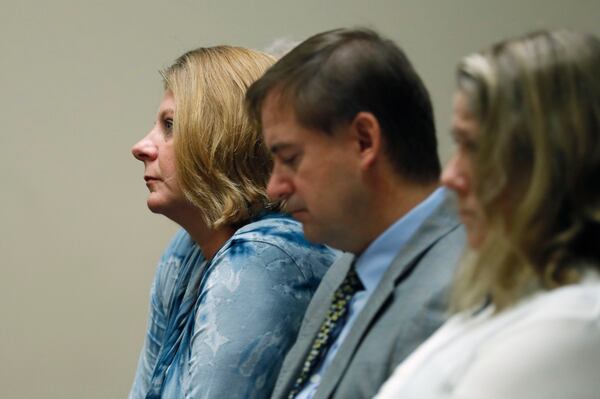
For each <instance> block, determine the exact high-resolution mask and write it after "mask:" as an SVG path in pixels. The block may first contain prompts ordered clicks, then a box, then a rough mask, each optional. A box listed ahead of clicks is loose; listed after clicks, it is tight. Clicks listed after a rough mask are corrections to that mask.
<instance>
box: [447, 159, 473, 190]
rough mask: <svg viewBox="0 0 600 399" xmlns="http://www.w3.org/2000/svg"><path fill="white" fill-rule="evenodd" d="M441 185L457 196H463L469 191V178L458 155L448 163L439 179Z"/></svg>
mask: <svg viewBox="0 0 600 399" xmlns="http://www.w3.org/2000/svg"><path fill="white" fill-rule="evenodd" d="M440 180H441V182H442V184H443V185H444V186H446V187H448V188H449V189H451V190H454V191H456V192H457V193H459V194H464V193H466V192H467V190H468V189H469V178H468V176H467V175H466V173H465V170H464V165H462V161H461V159H460V156H459V155H458V154H454V156H452V158H451V159H450V160H449V161H448V163H447V164H446V166H445V167H444V170H443V171H442V176H441V178H440Z"/></svg>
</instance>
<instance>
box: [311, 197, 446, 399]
mask: <svg viewBox="0 0 600 399" xmlns="http://www.w3.org/2000/svg"><path fill="white" fill-rule="evenodd" d="M449 202H450V201H449V200H445V201H444V202H443V204H442V205H440V206H439V207H438V208H437V209H436V210H434V212H433V213H432V214H431V216H430V217H429V218H427V220H426V221H425V222H424V223H423V225H422V226H421V227H420V228H419V229H418V230H417V232H416V233H415V234H414V235H413V237H412V238H411V239H410V240H409V241H408V242H407V243H406V245H404V247H403V248H402V249H401V250H400V252H398V254H397V255H396V257H395V258H394V260H393V261H392V264H391V265H390V267H389V268H388V269H387V270H386V272H385V273H384V275H383V277H382V279H381V282H380V283H379V285H378V286H377V288H376V289H375V291H374V292H373V294H372V295H371V297H370V298H369V301H368V302H367V303H366V305H365V307H364V308H363V309H362V310H361V312H360V314H359V315H358V318H357V319H356V322H355V323H354V325H353V326H352V329H351V330H350V333H349V334H348V336H347V337H346V339H345V340H344V342H343V344H342V345H341V347H340V349H339V350H338V352H337V353H336V355H335V358H334V359H333V361H332V363H331V365H330V367H329V368H328V369H327V371H326V372H325V374H324V375H323V376H322V377H323V378H322V379H321V381H322V382H321V384H320V385H319V388H318V390H317V394H316V395H315V398H329V397H330V396H331V395H332V393H333V391H334V389H335V387H336V386H337V384H338V383H339V381H340V379H341V377H342V376H343V375H344V373H345V371H346V369H347V368H348V365H349V364H350V362H351V360H352V357H353V356H354V353H355V352H356V350H357V349H358V347H359V345H360V342H361V340H362V339H363V337H364V336H365V335H366V333H367V332H368V330H369V328H370V327H371V325H372V324H373V322H374V321H375V316H376V315H377V314H378V312H379V311H380V310H381V308H382V307H383V306H384V305H385V303H386V301H387V300H388V299H389V298H391V296H392V294H393V292H394V290H395V288H396V286H397V285H398V284H400V283H401V282H402V280H403V279H404V276H406V274H407V273H409V272H410V271H411V270H412V268H413V267H415V266H416V265H417V264H418V259H419V258H420V255H421V254H423V253H424V252H425V251H427V249H428V248H429V247H431V246H432V245H434V244H435V243H436V242H437V241H438V240H439V239H441V238H442V237H443V236H445V235H446V234H447V233H449V232H450V231H451V230H453V229H454V228H455V227H456V226H457V225H458V221H457V220H456V217H455V216H453V211H452V210H451V205H450V203H449ZM342 279H343V277H342ZM340 282H341V280H340ZM334 290H335V288H334ZM332 293H333V292H332ZM318 328H319V327H318V326H317V329H318ZM315 333H316V331H315Z"/></svg>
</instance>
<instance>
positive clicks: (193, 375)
mask: <svg viewBox="0 0 600 399" xmlns="http://www.w3.org/2000/svg"><path fill="white" fill-rule="evenodd" d="M272 63H273V59H272V58H271V57H270V56H268V55H266V54H263V53H260V52H256V51H252V50H247V49H243V48H237V47H229V46H219V47H213V48H199V49H196V50H193V51H190V52H188V53H186V54H184V55H182V56H181V57H180V58H179V59H177V60H176V61H175V63H174V64H173V65H172V66H171V67H169V68H167V69H166V70H165V71H164V72H163V78H164V87H165V92H164V98H163V100H162V102H161V104H160V106H159V109H158V113H157V117H156V122H155V124H154V127H153V128H152V130H151V131H150V132H149V133H148V134H147V135H146V137H144V138H143V139H142V140H141V141H140V142H138V143H137V144H136V145H135V146H134V147H133V149H132V152H133V155H134V156H135V158H137V159H138V160H140V161H142V162H143V163H144V180H145V181H146V185H147V187H148V190H149V195H148V200H147V205H148V207H149V208H150V210H151V211H152V212H154V213H159V214H162V215H164V216H166V217H168V218H169V219H171V220H173V221H174V222H175V223H177V224H179V225H180V226H181V227H182V229H181V230H180V231H179V232H178V233H177V234H176V235H175V237H174V238H173V240H172V241H171V243H170V245H169V246H168V248H167V249H166V251H165V252H164V254H163V256H162V258H161V260H160V262H159V264H158V269H157V271H156V277H155V280H154V283H153V286H152V290H151V300H150V314H149V321H148V330H147V335H146V339H145V343H144V347H143V348H142V353H141V355H140V359H139V363H138V369H137V372H136V376H135V381H134V384H133V387H132V390H131V393H130V395H129V397H130V398H135V399H137V398H161V397H162V398H200V397H202V398H265V397H268V396H269V395H270V392H271V389H272V387H273V384H274V383H275V378H276V376H277V373H278V371H279V368H280V366H281V362H282V361H283V358H284V356H285V354H286V352H287V349H288V348H289V347H290V345H291V344H292V343H293V341H294V339H295V337H296V333H297V329H298V328H299V326H300V322H301V319H302V315H303V313H304V310H305V307H306V306H307V304H308V302H309V300H310V298H311V296H312V293H313V291H314V290H315V289H316V287H317V285H318V283H319V281H320V279H321V277H322V276H323V274H324V273H325V271H326V270H327V268H328V266H329V265H330V264H331V263H332V261H333V259H334V257H335V254H334V253H333V252H332V251H331V250H330V249H328V248H326V247H323V246H316V245H312V244H309V243H308V242H306V241H305V240H304V238H303V235H302V230H301V226H300V225H299V224H298V223H297V222H295V221H293V220H291V219H289V218H288V217H285V216H283V215H281V214H278V213H276V212H277V210H278V205H277V204H271V203H269V201H268V200H267V196H266V193H265V186H266V183H267V179H268V176H269V172H270V169H271V159H270V156H269V154H268V151H267V150H266V148H265V146H264V144H263V142H262V138H261V134H260V132H259V131H258V129H257V128H256V126H254V125H252V124H251V123H250V122H249V120H248V118H247V116H246V113H245V111H244V106H243V101H244V95H245V92H246V89H247V87H248V86H249V85H250V84H251V83H252V82H253V81H254V80H256V79H257V78H259V77H260V76H261V75H262V73H263V72H264V71H265V70H266V69H267V68H268V67H269V66H270V65H271V64H272Z"/></svg>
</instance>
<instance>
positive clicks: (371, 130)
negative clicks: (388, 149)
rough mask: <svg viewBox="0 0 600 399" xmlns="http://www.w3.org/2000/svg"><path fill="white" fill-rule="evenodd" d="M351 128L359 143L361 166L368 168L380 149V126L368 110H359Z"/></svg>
mask: <svg viewBox="0 0 600 399" xmlns="http://www.w3.org/2000/svg"><path fill="white" fill-rule="evenodd" d="M352 129H353V130H354V133H355V135H356V138H357V140H358V145H359V151H360V158H361V161H360V163H361V166H362V167H364V168H369V167H371V165H373V163H374V162H375V160H376V159H377V157H378V156H379V151H380V150H381V127H380V126H379V121H378V120H377V118H376V117H375V115H373V114H372V113H370V112H359V113H358V114H356V116H355V117H354V120H353V121H352Z"/></svg>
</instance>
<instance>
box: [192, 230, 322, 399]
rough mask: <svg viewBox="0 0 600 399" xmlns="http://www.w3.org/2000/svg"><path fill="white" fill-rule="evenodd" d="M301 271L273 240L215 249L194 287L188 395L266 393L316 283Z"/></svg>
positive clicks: (262, 395) (250, 395) (236, 242)
mask: <svg viewBox="0 0 600 399" xmlns="http://www.w3.org/2000/svg"><path fill="white" fill-rule="evenodd" d="M304 272H305V271H303V270H302V269H301V268H300V267H299V266H298V264H296V262H295V261H294V259H293V258H292V257H291V256H290V255H289V254H288V253H287V252H286V249H285V248H281V247H279V246H276V245H273V244H272V243H267V242H260V241H246V240H234V241H233V242H232V243H231V244H230V245H229V246H228V247H226V248H223V249H222V250H221V251H219V253H218V254H217V256H216V257H215V259H214V260H213V262H212V264H211V266H210V267H209V269H207V271H206V273H205V275H204V277H203V279H202V281H201V285H200V291H199V303H198V308H197V311H196V315H195V323H194V330H193V335H192V341H191V353H190V363H189V366H190V368H189V376H188V377H189V378H188V381H189V384H188V385H187V387H186V394H185V397H186V398H189V399H191V398H194V399H195V398H265V397H268V396H269V395H270V393H271V391H272V389H273V386H274V384H275V380H276V378H277V374H278V372H279V369H280V367H281V364H282V362H283V359H284V357H285V354H286V353H287V351H288V349H289V348H290V346H291V345H292V343H293V342H294V340H295V338H296V334H297V330H298V328H299V326H300V322H301V320H302V316H303V314H304V310H305V308H306V306H307V305H308V302H309V300H310V297H311V295H312V293H313V291H314V290H315V288H316V285H317V284H318V281H319V278H310V276H305V275H304ZM307 277H308V278H307ZM319 277H320V276H319Z"/></svg>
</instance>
